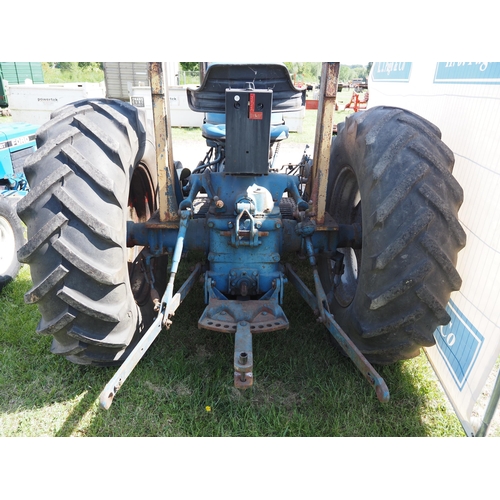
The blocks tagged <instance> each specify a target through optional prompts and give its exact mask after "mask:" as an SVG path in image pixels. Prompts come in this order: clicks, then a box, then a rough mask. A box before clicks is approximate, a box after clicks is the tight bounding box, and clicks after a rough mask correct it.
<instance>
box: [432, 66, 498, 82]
mask: <svg viewBox="0 0 500 500" xmlns="http://www.w3.org/2000/svg"><path fill="white" fill-rule="evenodd" d="M434 83H496V84H498V83H500V63H498V62H440V63H437V65H436V73H435V75H434Z"/></svg>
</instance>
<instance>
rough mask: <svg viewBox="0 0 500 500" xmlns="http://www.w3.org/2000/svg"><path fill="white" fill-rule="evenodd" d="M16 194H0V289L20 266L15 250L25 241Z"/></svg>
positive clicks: (11, 278) (15, 274)
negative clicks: (17, 209)
mask: <svg viewBox="0 0 500 500" xmlns="http://www.w3.org/2000/svg"><path fill="white" fill-rule="evenodd" d="M19 199H20V198H19V197H18V196H8V197H4V196H2V195H0V291H1V290H2V289H3V287H4V286H6V285H7V284H8V283H10V282H11V281H12V280H13V279H14V278H15V277H16V276H17V274H18V272H19V269H20V267H21V264H20V262H19V261H18V260H17V251H18V250H19V249H20V248H21V246H22V245H23V244H24V242H25V238H24V230H23V225H22V222H21V220H20V219H19V217H18V216H17V213H16V203H17V201H18V200H19Z"/></svg>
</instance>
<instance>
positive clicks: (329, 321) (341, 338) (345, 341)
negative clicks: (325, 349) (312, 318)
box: [286, 264, 390, 403]
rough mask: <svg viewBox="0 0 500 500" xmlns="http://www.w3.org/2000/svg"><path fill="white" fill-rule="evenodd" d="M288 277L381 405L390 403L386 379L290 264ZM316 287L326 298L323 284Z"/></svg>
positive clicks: (287, 271) (288, 265) (287, 272)
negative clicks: (363, 378) (372, 390)
mask: <svg viewBox="0 0 500 500" xmlns="http://www.w3.org/2000/svg"><path fill="white" fill-rule="evenodd" d="M286 275H287V278H288V280H289V281H290V283H292V284H293V285H294V286H295V288H296V289H297V291H298V292H299V293H300V295H301V296H302V298H303V299H304V300H305V301H306V302H307V304H308V305H309V307H311V309H312V310H313V311H314V312H315V314H317V315H318V316H319V317H320V318H321V322H322V323H323V324H324V325H325V326H326V328H327V329H328V331H329V332H330V333H331V334H332V336H333V338H334V339H335V340H336V341H337V343H338V344H339V345H340V347H341V348H342V350H343V351H344V352H345V353H346V354H347V356H349V358H350V359H351V361H352V362H353V363H354V365H355V366H356V368H357V369H358V370H359V371H360V372H361V373H362V375H363V376H364V377H365V379H366V380H367V381H368V383H369V384H370V385H371V386H372V387H373V388H374V389H375V393H376V394H377V398H378V400H379V401H380V402H381V403H386V402H387V401H389V397H390V396H389V389H388V387H387V384H386V383H385V381H384V379H383V378H382V377H381V376H380V375H379V374H378V372H377V371H376V370H375V368H373V366H372V365H371V364H370V363H369V362H368V360H367V359H366V358H365V357H364V356H363V354H362V353H361V351H360V350H359V349H358V348H357V347H356V346H355V345H354V343H353V342H352V340H351V339H350V338H349V337H348V336H347V334H346V333H345V332H344V330H342V328H341V327H340V325H339V324H338V323H337V322H336V321H335V319H334V318H333V316H332V314H331V313H330V312H329V311H327V310H325V308H324V307H323V301H322V300H321V298H317V297H316V296H315V295H314V294H313V293H312V292H311V291H310V290H309V288H307V286H306V285H305V284H304V282H303V281H302V280H301V279H300V278H299V276H298V275H297V274H296V273H295V271H294V270H293V269H292V267H291V266H290V264H287V265H286ZM315 286H316V287H319V288H321V290H322V291H323V293H322V295H321V296H324V290H323V287H322V285H321V283H320V282H319V283H318V282H317V281H316V280H315Z"/></svg>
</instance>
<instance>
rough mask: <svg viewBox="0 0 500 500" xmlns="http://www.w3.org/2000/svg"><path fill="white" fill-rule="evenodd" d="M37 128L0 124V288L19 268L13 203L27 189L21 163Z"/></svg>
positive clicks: (20, 239)
mask: <svg viewBox="0 0 500 500" xmlns="http://www.w3.org/2000/svg"><path fill="white" fill-rule="evenodd" d="M37 129H38V126H37V125H32V124H29V123H3V124H0V290H1V289H2V288H3V287H4V286H5V285H6V284H7V283H9V282H10V281H12V279H14V278H15V277H16V275H17V273H18V272H19V268H20V263H19V261H18V260H17V251H18V250H19V248H21V246H22V245H23V244H24V242H25V238H24V229H23V225H22V223H21V220H20V219H19V217H18V215H17V212H16V205H17V202H18V201H19V200H20V199H21V198H22V197H23V196H25V195H26V194H27V192H28V182H27V180H26V176H25V175H24V169H23V166H24V162H25V160H26V158H27V157H28V156H29V155H30V154H31V153H33V152H34V151H35V149H36V142H35V134H36V131H37Z"/></svg>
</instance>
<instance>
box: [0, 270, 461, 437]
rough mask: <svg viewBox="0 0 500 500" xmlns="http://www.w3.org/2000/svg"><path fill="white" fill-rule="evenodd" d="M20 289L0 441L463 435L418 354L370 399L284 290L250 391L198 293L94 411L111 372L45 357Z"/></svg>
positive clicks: (0, 380) (7, 355)
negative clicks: (387, 396)
mask: <svg viewBox="0 0 500 500" xmlns="http://www.w3.org/2000/svg"><path fill="white" fill-rule="evenodd" d="M180 283H181V278H179V284H180ZM29 288H30V282H29V279H27V278H26V277H24V278H23V277H20V278H18V280H16V282H15V283H14V284H11V285H9V287H8V289H6V290H4V291H3V292H2V294H1V295H0V300H1V301H2V306H3V305H6V306H8V307H2V315H1V316H0V320H1V321H3V322H6V327H7V329H6V330H5V331H6V333H5V334H4V335H2V338H1V339H0V349H1V355H2V365H1V367H0V411H1V412H2V415H0V419H1V420H0V422H2V427H3V429H0V434H1V435H13V436H16V435H17V436H21V435H54V436H89V437H90V436H103V437H105V436H332V437H334V436H345V437H349V436H441V435H462V434H461V428H460V425H459V423H457V422H458V420H457V419H456V417H455V416H454V415H450V414H449V413H447V410H446V407H445V404H444V400H443V398H442V395H440V393H439V391H438V390H437V388H436V386H435V382H434V381H433V380H432V379H431V377H430V376H429V375H428V373H426V370H430V368H429V367H428V364H427V362H426V360H425V357H424V356H423V355H422V356H421V357H420V358H416V359H415V360H410V361H407V362H401V363H397V364H395V365H391V366H386V367H381V368H379V373H380V374H381V375H382V377H384V379H385V381H386V383H387V385H388V387H389V390H390V392H391V400H390V401H389V403H387V404H381V403H379V402H378V400H377V398H376V395H375V392H374V390H373V389H372V388H371V387H370V386H369V385H368V383H367V382H366V381H365V379H364V378H363V377H362V375H361V374H360V373H359V372H358V371H357V370H356V368H355V367H354V365H353V364H352V363H351V362H350V360H348V359H347V358H345V357H344V356H342V355H340V354H339V353H338V352H337V351H336V350H335V349H334V348H332V346H331V345H330V342H329V340H328V335H329V334H328V333H327V331H326V329H325V328H324V327H323V326H322V325H319V324H318V323H317V322H316V321H315V318H314V316H313V314H312V312H311V311H310V309H309V308H308V306H307V305H306V304H305V303H304V302H303V300H302V298H301V297H300V296H299V295H298V293H297V292H296V291H295V290H294V289H293V287H291V286H290V285H287V287H286V292H285V303H284V310H285V312H286V314H287V316H288V318H289V321H290V329H289V330H286V331H279V332H274V333H265V334H261V335H256V336H255V338H254V346H253V348H254V360H255V371H254V373H255V385H254V387H253V388H252V389H250V390H248V391H246V392H244V393H241V392H239V391H238V390H236V389H234V387H233V372H232V363H233V338H232V336H231V335H229V334H220V333H215V332H209V331H205V330H198V328H197V318H198V317H199V316H200V314H201V312H202V311H203V308H204V304H203V291H202V287H201V285H199V286H197V287H195V289H194V290H193V292H191V295H190V296H188V297H187V298H186V300H185V302H184V303H183V304H182V306H181V307H180V309H179V310H178V312H177V314H176V316H175V317H174V321H173V326H172V328H171V329H170V330H169V331H168V332H167V331H164V332H162V334H161V335H160V336H159V337H158V339H157V340H156V341H155V343H154V344H153V345H152V346H151V348H150V350H149V351H148V353H147V354H146V355H145V357H144V358H143V360H142V361H141V362H140V363H139V365H138V366H137V367H136V369H135V370H134V372H133V373H132V375H131V376H130V377H129V379H128V380H127V381H126V382H125V384H124V386H123V387H122V388H121V389H120V391H119V392H118V394H117V396H116V398H115V401H114V402H113V405H112V406H111V408H110V410H108V411H104V410H100V409H99V408H98V405H97V401H96V400H97V398H98V397H99V394H100V392H101V390H102V388H103V387H104V385H105V384H106V382H107V381H108V380H109V379H110V378H111V376H112V375H113V374H114V369H111V368H109V369H102V368H94V367H82V366H77V365H72V364H71V363H69V362H67V361H66V360H64V359H62V358H59V357H57V356H54V355H52V354H50V352H49V348H50V338H46V337H40V336H38V335H36V334H35V333H34V330H35V328H36V324H37V322H38V317H39V316H38V312H37V310H36V308H34V309H33V308H29V307H28V306H25V305H24V303H23V299H22V297H23V294H24V293H25V292H26V291H27V290H28V289H29ZM26 308H28V309H29V310H27V309H26ZM4 311H5V312H6V315H7V316H8V318H7V317H6V316H5V315H4ZM42 411H43V414H44V417H43V419H42V421H41V419H40V412H42ZM21 420H23V421H24V422H25V423H24V424H23V426H20V424H19V422H20V421H21ZM26 420H27V422H26ZM19 429H21V430H19ZM27 429H29V430H27Z"/></svg>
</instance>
